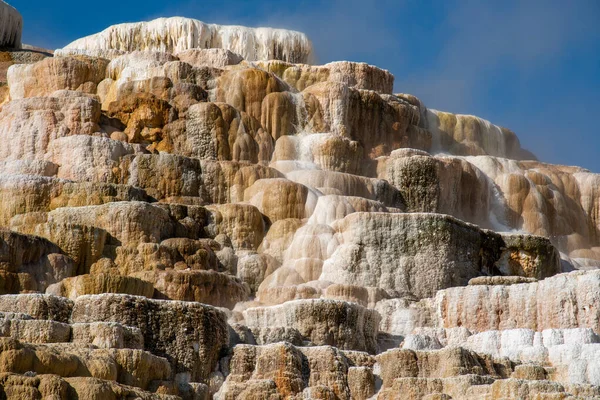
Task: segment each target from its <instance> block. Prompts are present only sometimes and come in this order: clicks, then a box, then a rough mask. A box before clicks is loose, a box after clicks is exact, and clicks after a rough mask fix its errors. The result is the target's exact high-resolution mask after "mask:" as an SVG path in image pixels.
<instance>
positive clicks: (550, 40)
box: [9, 0, 600, 173]
mask: <svg viewBox="0 0 600 400" xmlns="http://www.w3.org/2000/svg"><path fill="white" fill-rule="evenodd" d="M9 3H10V4H11V5H13V6H14V7H16V8H17V9H18V10H19V11H20V12H21V14H22V15H23V19H24V32H23V40H24V42H25V43H28V44H32V45H36V46H42V47H49V48H57V47H62V46H64V45H66V44H68V43H69V42H71V41H73V40H75V39H77V38H80V37H83V36H87V35H89V34H93V33H96V32H99V31H101V30H103V29H104V28H106V27H108V26H109V25H114V24H117V23H122V22H136V21H143V20H150V19H154V18H157V17H163V16H164V17H169V16H184V17H190V18H197V19H200V20H202V21H204V22H209V23H220V24H235V25H247V26H271V27H275V28H287V29H294V30H298V31H301V32H305V33H306V34H307V35H308V36H309V38H310V39H311V40H312V41H313V43H314V46H315V50H316V53H317V57H318V61H319V62H320V63H325V62H329V61H338V60H350V61H364V62H368V63H370V64H373V65H377V66H379V67H381V68H385V69H388V70H389V71H390V72H392V73H393V74H394V76H395V77H396V84H395V90H396V91H398V92H403V93H411V94H414V95H416V96H417V97H419V98H420V99H421V100H422V101H423V102H424V103H425V105H427V106H428V107H431V108H435V109H438V110H443V111H450V112H455V113H461V114H473V115H477V116H479V117H482V118H485V119H488V120H490V121H491V122H492V123H495V124H498V125H501V126H505V127H507V128H510V129H512V130H513V131H515V132H516V133H517V135H518V137H519V139H520V140H521V143H522V145H523V146H524V147H525V148H527V149H529V150H531V151H532V152H533V153H534V154H536V155H537V156H538V158H539V159H540V160H542V161H546V162H551V163H555V164H566V165H579V166H583V167H584V168H588V169H590V170H592V171H594V172H599V173H600V156H599V155H598V153H599V152H600V128H599V127H598V126H599V125H598V124H597V123H594V122H593V121H591V118H593V116H594V115H595V114H596V110H599V109H600V23H598V21H600V2H598V1H594V0H574V1H572V2H569V3H568V4H566V2H562V1H555V0H548V1H543V0H525V1H517V0H507V1H504V2H487V1H471V0H454V1H427V0H425V1H414V0H396V1H392V0H380V1H378V2H377V3H376V4H374V3H372V2H370V1H359V0H330V1H317V0H298V1H296V2H294V3H289V2H283V1H273V0H260V1H253V2H247V1H242V0H230V1H228V2H222V1H216V0H206V1H198V0H188V1H171V2H169V3H165V2H162V1H157V0H145V1H140V0H130V1H127V2H122V1H119V2H118V1H116V0H105V1H104V2H103V3H102V4H103V6H102V7H97V6H94V5H93V4H89V5H87V4H81V3H80V2H79V1H75V0H64V1H61V5H60V7H58V6H57V5H56V2H47V1H42V0H11V1H9ZM590 117H591V118H590Z"/></svg>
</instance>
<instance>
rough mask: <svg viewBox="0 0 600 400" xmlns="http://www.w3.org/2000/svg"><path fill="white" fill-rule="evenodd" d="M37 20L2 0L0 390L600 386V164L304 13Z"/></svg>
mask: <svg viewBox="0 0 600 400" xmlns="http://www.w3.org/2000/svg"><path fill="white" fill-rule="evenodd" d="M22 25H23V22H22V18H21V16H20V15H19V13H18V12H17V11H16V10H15V9H14V8H12V7H11V6H9V5H8V4H6V3H5V2H3V1H0V48H1V50H0V398H7V399H24V400H25V399H48V400H49V399H52V400H62V399H65V400H67V399H86V400H88V399H89V400H105V399H148V400H150V399H152V400H159V399H163V400H177V399H179V400H200V399H201V400H207V399H221V400H230V399H231V400H233V399H246V400H250V399H269V400H283V399H290V400H292V399H298V400H299V399H332V400H350V399H356V400H366V399H378V400H385V399H398V400H404V399H424V400H425V399H429V400H433V399H438V400H442V399H462V400H480V399H485V400H496V399H497V400H500V399H532V400H533V399H598V398H600V175H599V174H594V173H591V172H590V171H587V170H585V169H583V168H578V167H568V166H560V165H551V164H547V163H544V162H542V161H538V160H537V159H536V158H535V156H534V155H533V154H532V153H531V152H529V151H528V150H526V149H524V148H522V146H521V144H520V142H519V139H518V137H517V135H516V134H515V133H514V132H513V131H511V130H510V129H507V128H504V127H501V126H499V125H495V124H493V123H491V122H489V121H486V120H483V119H481V118H478V117H475V116H470V115H455V114H451V113H447V112H442V111H436V110H433V109H430V108H428V107H426V105H425V104H423V102H422V101H420V100H419V99H418V98H417V97H415V96H414V95H411V94H404V93H394V91H393V88H394V77H393V75H392V74H391V73H390V72H389V71H386V70H384V69H381V68H378V67H376V66H372V65H368V64H365V63H355V62H347V61H340V62H333V63H329V64H326V65H314V63H315V62H316V60H315V57H314V51H313V48H312V44H311V42H310V41H309V39H308V38H307V37H306V36H305V35H304V34H302V33H299V32H293V31H287V30H281V29H270V28H245V27H239V26H222V25H215V24H206V23H203V22H200V21H197V20H193V19H187V18H180V17H176V18H161V19H157V20H154V21H150V22H139V23H128V24H121V25H116V26H111V27H109V28H107V29H105V30H104V31H102V32H100V33H97V34H94V35H91V36H88V37H85V38H82V39H79V40H76V41H74V42H73V43H71V44H69V45H67V46H65V47H64V48H62V49H58V50H56V51H54V52H52V51H44V50H41V49H34V48H30V47H27V46H24V47H27V49H21V47H22V44H21V31H22Z"/></svg>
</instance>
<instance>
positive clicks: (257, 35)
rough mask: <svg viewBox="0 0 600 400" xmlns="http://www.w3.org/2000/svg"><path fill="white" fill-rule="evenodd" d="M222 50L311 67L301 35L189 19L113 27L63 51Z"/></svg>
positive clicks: (248, 57) (309, 50) (309, 51)
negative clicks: (307, 64) (308, 64)
mask: <svg viewBox="0 0 600 400" xmlns="http://www.w3.org/2000/svg"><path fill="white" fill-rule="evenodd" d="M194 48H201V49H202V48H205V49H206V48H223V49H227V50H230V51H232V52H234V53H237V54H239V55H241V56H242V57H244V59H246V60H251V61H254V60H271V59H275V60H282V61H289V62H293V63H310V62H311V60H312V58H313V53H312V44H311V43H310V41H309V40H308V38H307V37H306V36H305V35H304V34H303V33H300V32H294V31H286V30H283V29H271V28H246V27H243V26H224V25H215V24H205V23H204V22H201V21H198V20H194V19H189V18H159V19H156V20H153V21H150V22H138V23H130V24H121V25H115V26H111V27H109V28H107V29H106V30H104V31H102V32H100V33H97V34H95V35H91V36H88V37H85V38H82V39H78V40H76V41H74V42H73V43H70V44H69V45H67V46H66V47H65V50H69V49H77V50H91V51H94V50H122V51H135V50H142V51H164V52H169V53H177V52H180V51H185V50H189V49H194Z"/></svg>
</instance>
